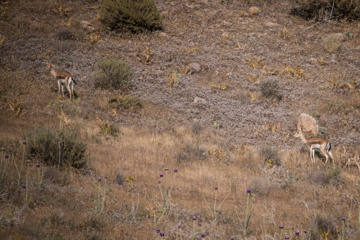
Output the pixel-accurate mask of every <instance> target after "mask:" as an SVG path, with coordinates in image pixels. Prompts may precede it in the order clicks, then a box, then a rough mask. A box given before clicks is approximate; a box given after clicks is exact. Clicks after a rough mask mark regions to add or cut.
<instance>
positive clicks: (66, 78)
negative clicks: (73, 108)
mask: <svg viewBox="0 0 360 240" xmlns="http://www.w3.org/2000/svg"><path fill="white" fill-rule="evenodd" d="M50 73H51V74H52V75H53V76H54V77H55V78H56V81H57V82H58V89H59V92H60V87H61V93H62V95H63V96H64V85H65V87H66V90H67V91H68V92H69V94H70V100H72V96H74V83H75V84H77V82H76V81H75V79H74V77H73V75H72V74H71V73H69V72H66V71H56V70H55V69H54V68H53V69H51V71H50Z"/></svg>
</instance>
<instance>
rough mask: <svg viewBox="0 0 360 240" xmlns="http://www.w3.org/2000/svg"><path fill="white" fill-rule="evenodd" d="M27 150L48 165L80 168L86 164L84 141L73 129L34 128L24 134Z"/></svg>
mask: <svg viewBox="0 0 360 240" xmlns="http://www.w3.org/2000/svg"><path fill="white" fill-rule="evenodd" d="M26 139H28V151H29V154H30V156H32V157H33V158H37V159H41V160H42V161H44V162H45V163H46V164H48V165H51V166H53V165H55V166H58V165H60V166H69V165H70V166H72V167H74V168H82V167H83V166H85V164H86V157H87V156H86V148H87V147H86V143H84V142H83V140H82V139H81V137H80V132H79V131H78V130H77V129H75V128H72V129H66V130H63V131H61V130H54V129H49V128H46V129H35V130H33V131H30V132H28V133H27V134H26Z"/></svg>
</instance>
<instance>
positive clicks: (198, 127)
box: [191, 122, 203, 134]
mask: <svg viewBox="0 0 360 240" xmlns="http://www.w3.org/2000/svg"><path fill="white" fill-rule="evenodd" d="M202 130H203V126H202V125H201V123H200V122H194V123H193V124H192V125H191V131H192V132H193V133H195V134H199V133H200V132H201V131H202Z"/></svg>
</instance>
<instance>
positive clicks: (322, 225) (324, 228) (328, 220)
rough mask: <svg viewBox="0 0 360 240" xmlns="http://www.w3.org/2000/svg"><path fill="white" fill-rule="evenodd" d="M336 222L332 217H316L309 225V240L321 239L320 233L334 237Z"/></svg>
mask: <svg viewBox="0 0 360 240" xmlns="http://www.w3.org/2000/svg"><path fill="white" fill-rule="evenodd" d="M335 223H336V221H335V219H334V217H331V216H327V215H316V216H315V217H314V218H313V219H312V220H311V221H310V224H309V230H310V231H309V235H310V236H309V239H311V240H317V239H321V237H322V233H323V232H326V233H329V234H330V236H332V237H336V236H337V230H336V224H335Z"/></svg>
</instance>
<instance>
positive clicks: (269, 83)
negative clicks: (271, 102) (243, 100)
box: [260, 79, 280, 98]
mask: <svg viewBox="0 0 360 240" xmlns="http://www.w3.org/2000/svg"><path fill="white" fill-rule="evenodd" d="M260 90H261V94H262V95H263V96H264V97H266V98H274V97H276V98H279V96H280V95H279V84H278V81H277V80H276V79H269V80H266V81H264V82H261V84H260Z"/></svg>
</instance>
